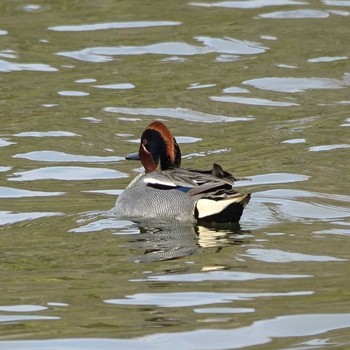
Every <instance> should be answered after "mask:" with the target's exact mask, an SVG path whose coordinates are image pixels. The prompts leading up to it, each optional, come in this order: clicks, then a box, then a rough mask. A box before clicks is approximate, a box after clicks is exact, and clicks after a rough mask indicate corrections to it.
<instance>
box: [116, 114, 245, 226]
mask: <svg viewBox="0 0 350 350" xmlns="http://www.w3.org/2000/svg"><path fill="white" fill-rule="evenodd" d="M126 158H127V159H140V160H141V163H142V165H143V167H144V169H145V170H144V172H143V173H141V174H139V175H138V176H136V178H135V179H134V180H132V181H131V183H130V184H129V185H128V187H127V188H126V189H125V190H124V191H123V192H122V193H121V195H120V196H119V197H118V199H117V201H116V205H115V211H116V213H117V214H118V216H122V217H133V218H157V219H163V220H167V219H177V220H181V221H192V222H197V221H198V222H238V221H239V220H240V218H241V215H242V213H243V209H244V207H245V206H246V205H247V203H248V202H249V200H250V194H249V193H248V194H243V193H239V192H237V191H235V190H234V189H233V188H232V186H233V184H234V181H235V180H236V179H235V178H234V177H233V176H232V175H231V174H230V173H228V172H226V171H224V170H223V169H222V168H221V166H219V165H218V164H214V165H213V167H212V169H210V170H190V169H183V168H181V167H180V165H181V151H180V147H179V145H178V144H177V142H176V140H175V138H174V136H173V135H172V134H171V132H170V130H169V129H168V128H167V127H166V126H165V124H163V123H162V122H160V121H155V122H153V123H151V124H150V125H149V126H148V127H147V128H146V130H145V131H144V132H143V134H142V136H141V142H140V147H139V151H138V153H137V154H131V155H129V156H127V157H126Z"/></svg>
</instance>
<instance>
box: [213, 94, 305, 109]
mask: <svg viewBox="0 0 350 350" xmlns="http://www.w3.org/2000/svg"><path fill="white" fill-rule="evenodd" d="M210 100H212V101H216V102H228V103H240V104H245V105H251V106H268V107H292V106H299V104H298V103H294V102H283V101H272V100H268V99H263V98H252V97H241V96H210Z"/></svg>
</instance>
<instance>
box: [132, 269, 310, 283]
mask: <svg viewBox="0 0 350 350" xmlns="http://www.w3.org/2000/svg"><path fill="white" fill-rule="evenodd" d="M308 277H312V275H291V274H266V273H253V272H241V271H234V272H233V271H209V272H202V273H185V274H176V275H175V274H172V275H160V276H148V277H147V279H131V280H130V281H133V282H145V281H161V282H203V281H252V280H258V279H294V278H308Z"/></svg>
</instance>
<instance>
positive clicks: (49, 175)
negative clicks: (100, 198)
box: [8, 166, 129, 181]
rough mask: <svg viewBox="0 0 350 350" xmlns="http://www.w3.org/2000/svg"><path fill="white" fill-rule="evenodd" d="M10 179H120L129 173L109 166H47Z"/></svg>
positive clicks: (18, 173)
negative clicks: (108, 167)
mask: <svg viewBox="0 0 350 350" xmlns="http://www.w3.org/2000/svg"><path fill="white" fill-rule="evenodd" d="M12 175H13V176H14V177H11V178H9V179H8V181H36V180H64V181H71V180H74V181H77V180H95V179H99V180H102V179H120V178H124V177H128V176H129V175H128V174H125V173H122V172H120V171H118V170H113V169H107V168H88V167H78V166H62V167H58V166H57V167H46V168H39V169H34V170H28V171H20V172H16V173H13V174H12Z"/></svg>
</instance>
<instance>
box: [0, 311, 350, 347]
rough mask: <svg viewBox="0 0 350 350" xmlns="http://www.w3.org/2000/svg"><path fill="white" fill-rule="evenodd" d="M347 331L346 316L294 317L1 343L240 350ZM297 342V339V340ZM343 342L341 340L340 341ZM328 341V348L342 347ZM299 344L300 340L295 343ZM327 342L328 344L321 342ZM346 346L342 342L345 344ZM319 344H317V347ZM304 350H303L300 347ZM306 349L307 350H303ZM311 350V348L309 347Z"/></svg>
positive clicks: (349, 321)
mask: <svg viewBox="0 0 350 350" xmlns="http://www.w3.org/2000/svg"><path fill="white" fill-rule="evenodd" d="M348 328H350V314H349V313H333V314H331V313H328V314H326V313H325V314H321V313H318V314H296V315H288V316H278V317H275V318H271V319H263V320H259V321H255V322H253V323H252V324H251V325H249V326H245V327H238V328H231V329H195V330H191V331H184V332H169V333H153V334H150V335H145V336H142V337H135V338H130V339H124V338H120V339H118V338H91V337H90V338H70V339H67V338H66V339H48V340H47V339H46V340H27V339H26V340H2V341H0V346H2V347H3V348H4V349H7V350H37V349H55V350H66V349H67V344H69V347H70V349H72V350H79V349H86V350H95V349H104V350H115V349H128V350H139V349H143V350H164V349H168V350H177V349H182V350H193V349H194V344H195V349H197V350H208V349H211V350H224V349H242V348H244V347H252V346H254V345H264V344H268V343H271V342H272V341H273V339H274V338H284V337H285V338H290V337H306V336H315V335H319V336H320V337H321V336H322V337H323V336H324V337H327V339H329V336H328V335H327V332H331V331H337V330H341V329H348ZM298 340H299V339H298ZM344 340H345V339H344ZM344 340H343V343H337V342H336V341H335V339H332V338H331V339H330V342H331V346H333V347H334V346H336V345H340V346H343V347H344V346H345V347H347V345H349V342H347V343H344ZM299 341H300V340H299ZM325 342H328V340H325ZM345 342H346V340H345ZM319 343H320V342H318V345H320V344H319ZM297 347H298V348H300V343H299V344H298V345H297ZM303 348H304V349H305V347H303ZM307 348H308V349H310V346H308V347H307ZM312 348H315V346H312Z"/></svg>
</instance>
